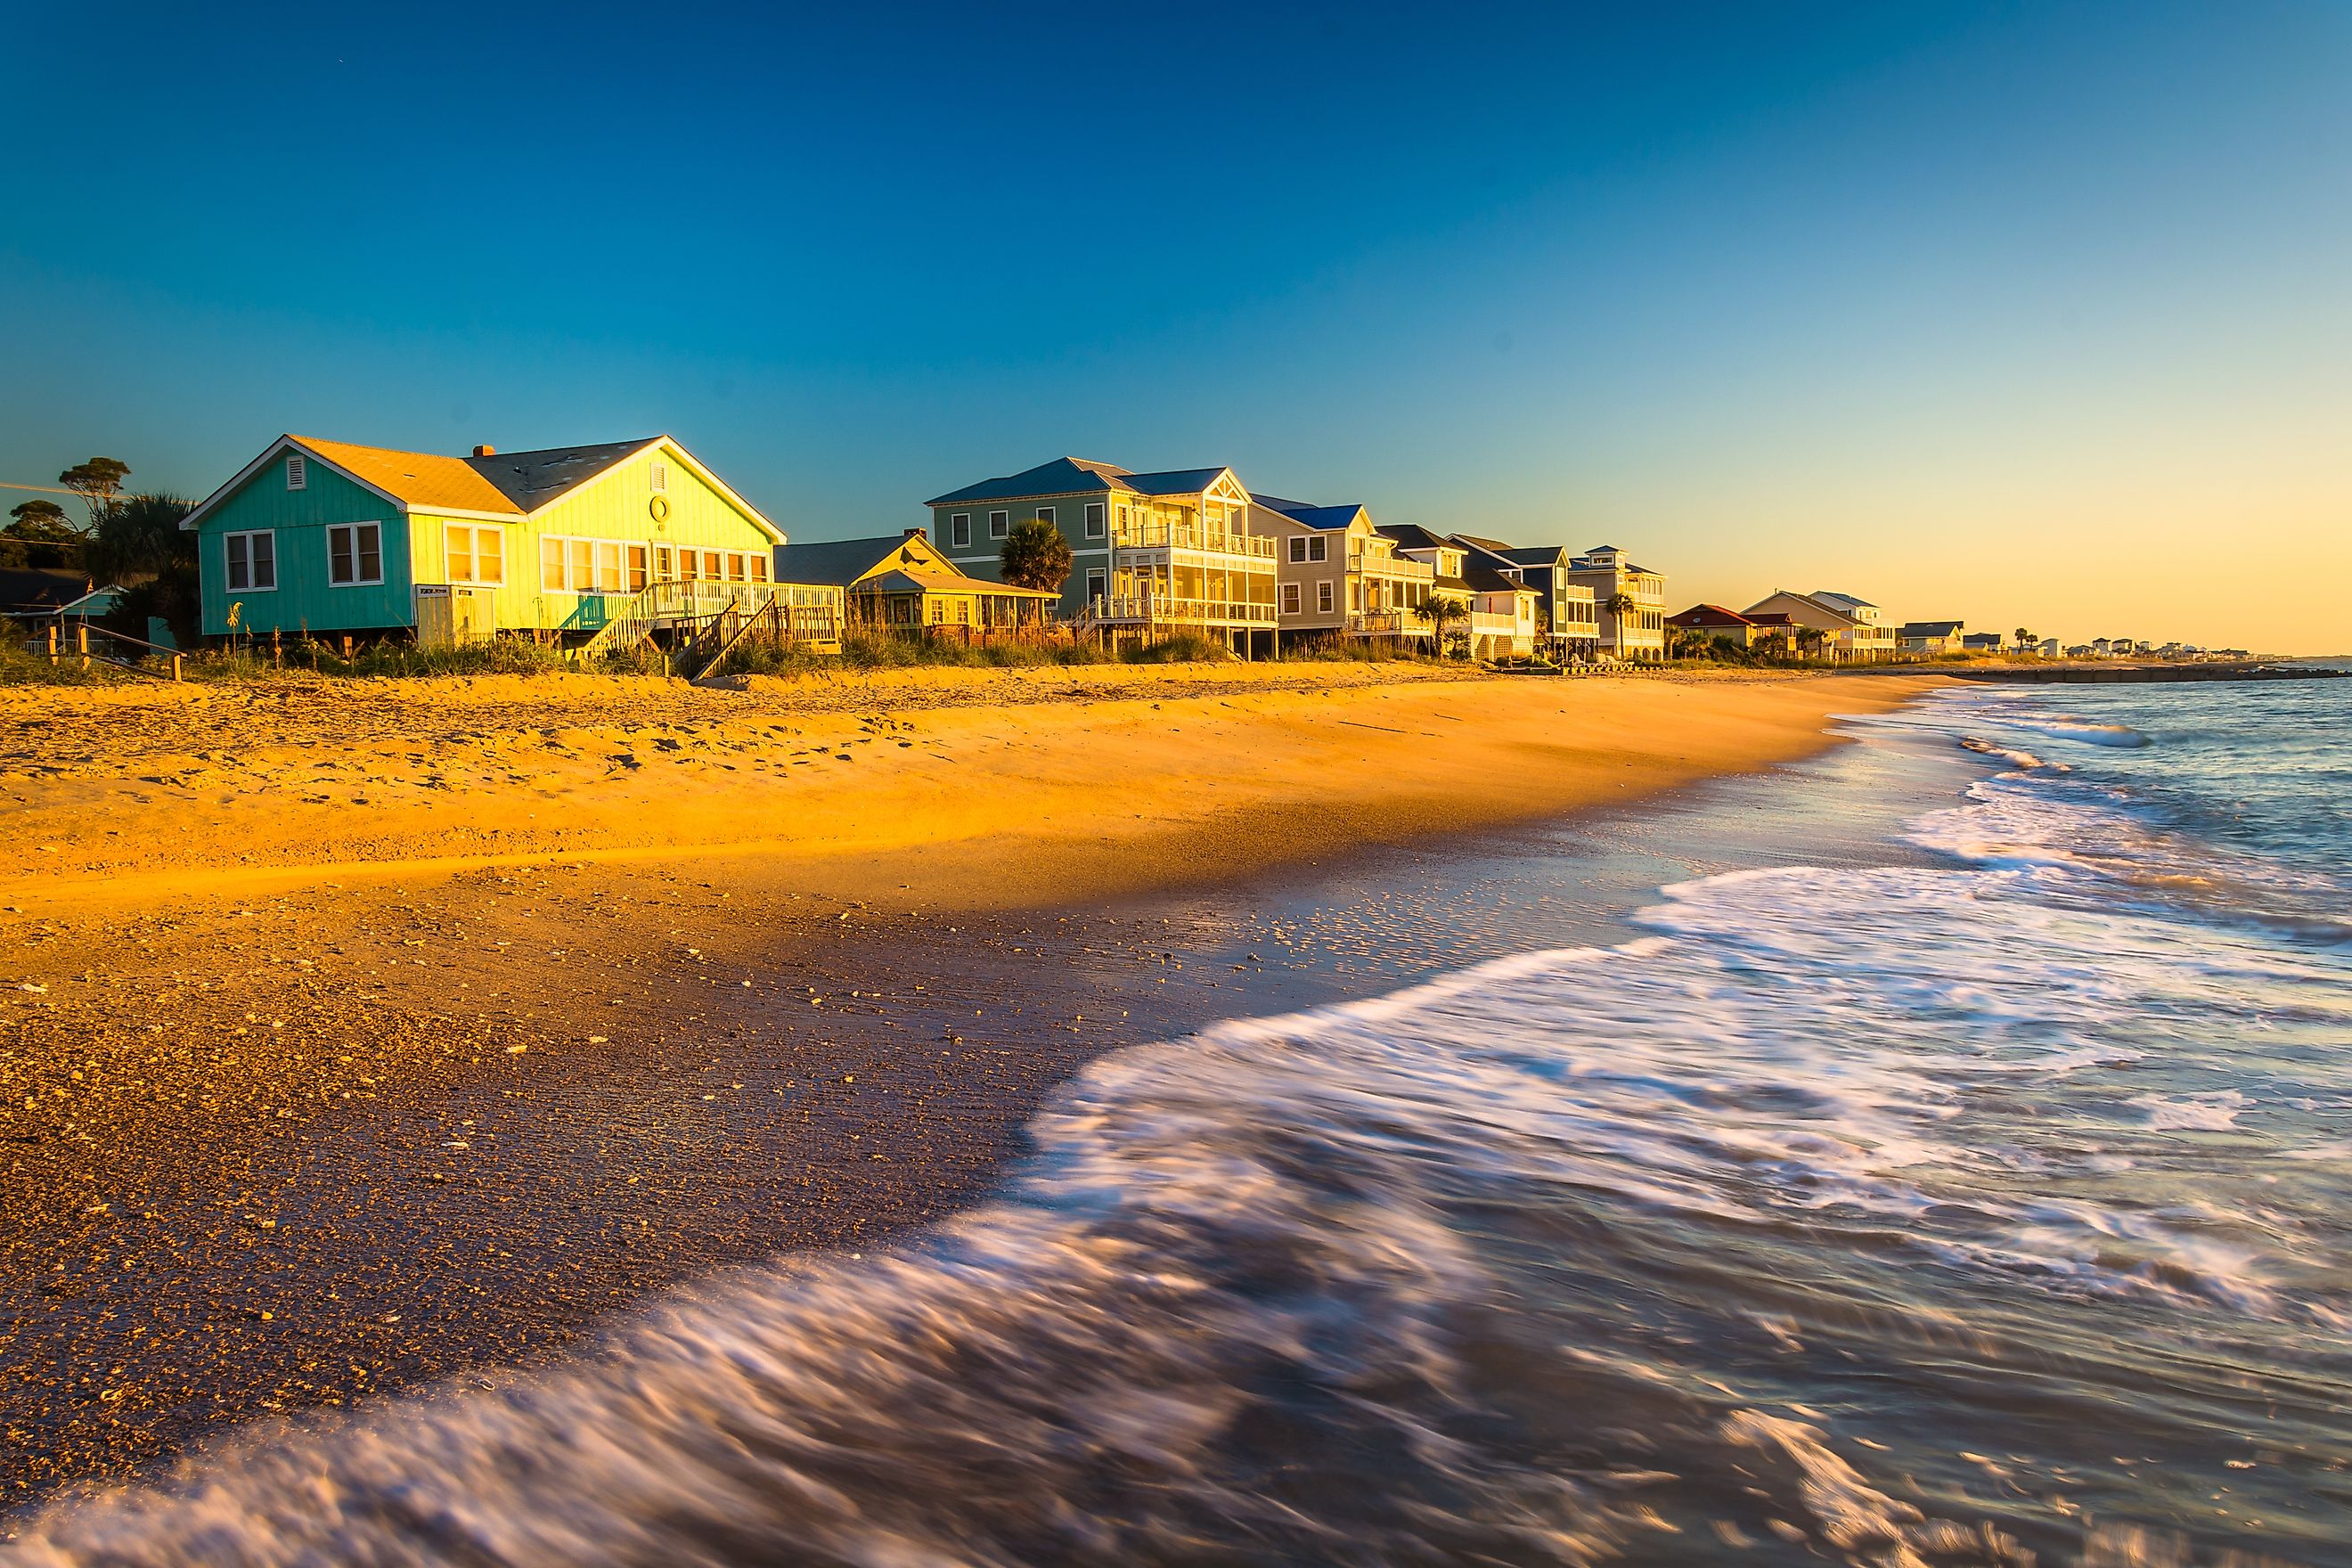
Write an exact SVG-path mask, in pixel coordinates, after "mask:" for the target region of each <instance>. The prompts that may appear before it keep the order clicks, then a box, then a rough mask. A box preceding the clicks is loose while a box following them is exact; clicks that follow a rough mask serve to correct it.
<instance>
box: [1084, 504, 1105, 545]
mask: <svg viewBox="0 0 2352 1568" xmlns="http://www.w3.org/2000/svg"><path fill="white" fill-rule="evenodd" d="M1102 536H1103V507H1102V502H1100V501H1090V502H1088V503H1087V538H1088V539H1100V538H1101V537H1102Z"/></svg>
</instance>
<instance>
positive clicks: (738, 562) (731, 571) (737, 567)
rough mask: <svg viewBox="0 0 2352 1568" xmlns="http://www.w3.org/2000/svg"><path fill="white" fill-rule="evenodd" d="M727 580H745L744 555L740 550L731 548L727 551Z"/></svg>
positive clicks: (737, 581)
mask: <svg viewBox="0 0 2352 1568" xmlns="http://www.w3.org/2000/svg"><path fill="white" fill-rule="evenodd" d="M727 580H728V581H729V582H730V583H740V582H741V581H742V580H743V557H742V555H741V553H740V552H737V551H733V550H730V551H729V552H727Z"/></svg>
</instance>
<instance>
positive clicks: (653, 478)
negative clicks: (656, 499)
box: [646, 463, 669, 496]
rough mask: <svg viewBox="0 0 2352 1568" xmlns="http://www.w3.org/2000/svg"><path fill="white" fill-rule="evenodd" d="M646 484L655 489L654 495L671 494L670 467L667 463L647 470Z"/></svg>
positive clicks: (658, 464)
mask: <svg viewBox="0 0 2352 1568" xmlns="http://www.w3.org/2000/svg"><path fill="white" fill-rule="evenodd" d="M646 483H647V484H649V485H651V486H652V487H653V491H654V494H656V495H657V496H658V495H667V494H668V493H669V465H668V464H667V463H656V464H655V465H654V466H653V467H652V468H647V469H646Z"/></svg>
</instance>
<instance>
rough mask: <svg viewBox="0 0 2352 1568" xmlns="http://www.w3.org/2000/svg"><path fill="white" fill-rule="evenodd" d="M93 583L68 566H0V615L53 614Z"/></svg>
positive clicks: (70, 602) (85, 591) (83, 592)
mask: <svg viewBox="0 0 2352 1568" xmlns="http://www.w3.org/2000/svg"><path fill="white" fill-rule="evenodd" d="M95 586H96V585H95V584H92V583H91V582H90V580H89V575H88V574H85V573H83V572H81V571H79V570H77V569H76V568H73V567H69V566H0V615H5V616H54V615H56V614H57V613H58V611H59V610H61V609H63V608H64V607H65V606H66V605H70V604H72V603H73V602H74V601H75V600H77V599H79V598H81V597H83V596H84V595H88V594H89V593H90V592H91V591H92V590H93V588H94V587H95Z"/></svg>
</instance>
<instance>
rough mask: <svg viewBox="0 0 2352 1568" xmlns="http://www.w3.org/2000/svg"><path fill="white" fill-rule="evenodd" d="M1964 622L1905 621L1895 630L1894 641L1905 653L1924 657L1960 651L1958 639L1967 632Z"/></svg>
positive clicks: (1966, 623) (1934, 656) (1966, 625)
mask: <svg viewBox="0 0 2352 1568" xmlns="http://www.w3.org/2000/svg"><path fill="white" fill-rule="evenodd" d="M1968 626H1969V624H1968V622H1966V621H1906V622H1904V623H1903V624H1902V626H1898V627H1896V628H1895V640H1896V641H1897V642H1898V643H1900V644H1901V645H1902V648H1903V651H1904V652H1905V653H1915V654H1921V655H1925V656H1926V657H1927V658H1937V657H1940V656H1942V655H1944V654H1949V653H1958V652H1959V651H1960V637H1961V636H1962V634H1963V633H1965V632H1966V631H1967V630H1968Z"/></svg>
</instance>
